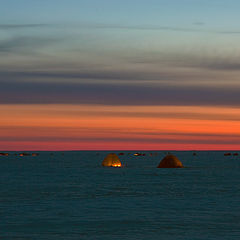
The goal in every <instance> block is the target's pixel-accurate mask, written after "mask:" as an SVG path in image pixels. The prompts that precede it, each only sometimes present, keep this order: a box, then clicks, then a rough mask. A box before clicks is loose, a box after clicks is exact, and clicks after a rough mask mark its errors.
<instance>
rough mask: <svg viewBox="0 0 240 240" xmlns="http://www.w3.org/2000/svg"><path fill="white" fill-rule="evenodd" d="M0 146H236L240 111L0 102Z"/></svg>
mask: <svg viewBox="0 0 240 240" xmlns="http://www.w3.org/2000/svg"><path fill="white" fill-rule="evenodd" d="M0 111H1V112H4V115H2V117H1V119H0V130H1V137H0V142H1V146H2V149H4V150H23V149H24V150H78V149H80V150H104V149H105V150H108V149H115V150H122V149H128V150H129V149H130V150H131V149H144V150H155V149H163V150H164V149H173V150H180V149H181V150H189V149H195V150H198V149H199V150H200V149H220V150H221V149H238V148H239V144H237V143H239V142H240V121H239V119H240V111H238V109H236V108H224V107H218V108H217V107H186V106H183V107H181V106H171V107H169V106H159V107H156V106H149V107H139V106H117V107H116V106H101V105H1V106H0Z"/></svg>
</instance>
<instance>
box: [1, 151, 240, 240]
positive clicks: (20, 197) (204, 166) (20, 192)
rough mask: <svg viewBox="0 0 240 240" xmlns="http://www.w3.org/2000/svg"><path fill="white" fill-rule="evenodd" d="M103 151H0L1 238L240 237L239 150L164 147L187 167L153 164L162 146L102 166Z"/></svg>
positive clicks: (171, 239) (127, 153)
mask: <svg viewBox="0 0 240 240" xmlns="http://www.w3.org/2000/svg"><path fill="white" fill-rule="evenodd" d="M107 153H109V152H106V151H104V152H95V151H89V152H88V151H76V152H39V156H22V157H20V156H18V153H16V152H14V153H13V152H10V155H9V156H0V179H1V180H0V239H1V240H5V239H7V240H8V239H9V240H14V239H18V240H19V239H22V240H28V239H36V240H40V239H44V240H48V239H54V240H55V239H56V240H61V239H64V240H65V239H66V240H68V239H71V240H72V239H74V240H75V239H81V240H88V239H92V240H98V239H101V240H110V239H124V240H128V239H136V240H141V239H146V240H151V239H163V240H177V239H181V240H198V239H199V240H200V239H201V240H206V239H217V240H221V239H224V240H227V239H229V240H234V239H238V240H239V239H240V155H239V156H224V152H222V151H218V152H204V151H203V152H196V154H197V155H196V156H194V155H193V152H189V151H187V152H171V153H173V154H175V155H176V156H177V157H178V158H179V159H180V160H181V161H182V163H183V165H184V166H186V168H183V169H158V168H156V166H157V165H158V164H159V162H160V161H161V159H162V158H163V157H164V156H165V154H166V152H164V151H158V152H154V151H152V152H142V153H145V154H146V156H133V153H135V152H134V151H125V152H124V155H122V156H119V157H120V159H121V161H122V163H123V164H124V167H122V168H106V167H105V168H104V167H102V166H101V162H102V160H103V159H104V157H105V156H106V155H107ZM115 153H117V154H118V153H120V152H119V151H115ZM150 153H153V156H150ZM232 153H233V152H232ZM15 154H16V155H15Z"/></svg>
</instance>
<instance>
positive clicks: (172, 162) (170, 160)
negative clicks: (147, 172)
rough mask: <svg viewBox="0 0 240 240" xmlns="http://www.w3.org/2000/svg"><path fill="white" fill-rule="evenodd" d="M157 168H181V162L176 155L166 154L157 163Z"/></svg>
mask: <svg viewBox="0 0 240 240" xmlns="http://www.w3.org/2000/svg"><path fill="white" fill-rule="evenodd" d="M158 168H183V164H182V163H181V161H180V160H179V159H178V158H177V157H176V156H174V155H172V154H168V155H167V156H166V157H164V158H163V159H162V161H161V162H160V163H159V165H158Z"/></svg>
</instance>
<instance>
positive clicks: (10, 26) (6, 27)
mask: <svg viewBox="0 0 240 240" xmlns="http://www.w3.org/2000/svg"><path fill="white" fill-rule="evenodd" d="M51 25H52V24H41V23H35V24H0V30H11V29H24V28H42V27H48V26H51Z"/></svg>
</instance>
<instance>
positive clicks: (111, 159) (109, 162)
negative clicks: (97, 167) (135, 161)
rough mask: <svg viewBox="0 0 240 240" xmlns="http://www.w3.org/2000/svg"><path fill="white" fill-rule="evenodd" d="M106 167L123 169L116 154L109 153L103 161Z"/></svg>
mask: <svg viewBox="0 0 240 240" xmlns="http://www.w3.org/2000/svg"><path fill="white" fill-rule="evenodd" d="M102 166H104V167H121V166H122V163H121V161H120V159H119V158H118V156H117V155H116V154H115V153H109V154H108V155H107V156H106V157H105V158H104V160H103V162H102Z"/></svg>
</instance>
